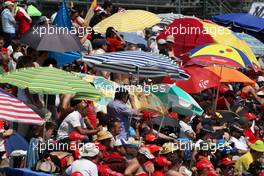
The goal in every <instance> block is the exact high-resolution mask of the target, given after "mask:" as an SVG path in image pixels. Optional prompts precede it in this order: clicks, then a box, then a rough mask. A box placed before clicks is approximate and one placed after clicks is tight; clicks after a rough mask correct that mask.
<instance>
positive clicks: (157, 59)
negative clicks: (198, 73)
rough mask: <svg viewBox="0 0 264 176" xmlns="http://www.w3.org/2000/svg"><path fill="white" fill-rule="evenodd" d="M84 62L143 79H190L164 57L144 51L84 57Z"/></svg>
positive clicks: (98, 67)
mask: <svg viewBox="0 0 264 176" xmlns="http://www.w3.org/2000/svg"><path fill="white" fill-rule="evenodd" d="M82 60H83V61H84V62H89V63H93V64H95V65H96V68H97V69H101V70H106V71H110V72H115V73H122V74H133V75H137V76H142V77H160V76H167V75H171V76H172V77H173V78H174V79H188V78H189V75H188V74H186V73H185V72H184V71H183V70H181V69H180V68H179V67H178V66H176V64H175V62H174V61H172V60H171V59H170V58H168V57H165V56H163V55H159V54H155V53H150V52H143V51H122V52H112V53H106V54H100V55H93V56H90V55H87V56H83V58H82Z"/></svg>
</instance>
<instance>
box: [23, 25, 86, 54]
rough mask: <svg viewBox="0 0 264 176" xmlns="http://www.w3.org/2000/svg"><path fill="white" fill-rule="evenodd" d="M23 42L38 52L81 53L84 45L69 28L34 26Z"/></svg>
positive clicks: (25, 35)
mask: <svg viewBox="0 0 264 176" xmlns="http://www.w3.org/2000/svg"><path fill="white" fill-rule="evenodd" d="M21 42H22V43H24V44H27V45H29V46H30V47H32V48H34V49H36V50H38V51H56V52H67V51H81V50H82V45H81V43H80V40H79V39H78V38H77V36H76V35H73V34H72V33H71V31H69V30H68V29H67V28H63V27H56V26H51V25H49V26H34V27H33V28H32V29H30V30H29V31H28V32H27V33H26V34H24V35H23V36H22V38H21Z"/></svg>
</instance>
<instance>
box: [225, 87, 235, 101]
mask: <svg viewBox="0 0 264 176" xmlns="http://www.w3.org/2000/svg"><path fill="white" fill-rule="evenodd" d="M224 97H225V99H226V100H227V101H228V102H229V103H232V102H233V100H234V99H235V95H234V92H233V91H232V90H228V91H226V92H225V93H224Z"/></svg>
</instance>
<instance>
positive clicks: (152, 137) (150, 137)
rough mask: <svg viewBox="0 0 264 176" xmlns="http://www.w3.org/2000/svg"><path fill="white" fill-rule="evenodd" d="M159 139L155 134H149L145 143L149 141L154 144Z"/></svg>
mask: <svg viewBox="0 0 264 176" xmlns="http://www.w3.org/2000/svg"><path fill="white" fill-rule="evenodd" d="M156 139H157V138H156V136H155V135H154V134H147V135H146V137H145V141H148V142H153V141H155V140H156Z"/></svg>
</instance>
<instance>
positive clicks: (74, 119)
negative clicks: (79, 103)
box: [57, 111, 86, 140]
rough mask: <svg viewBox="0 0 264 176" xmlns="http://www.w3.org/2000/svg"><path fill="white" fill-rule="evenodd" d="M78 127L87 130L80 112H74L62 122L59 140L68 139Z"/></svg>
mask: <svg viewBox="0 0 264 176" xmlns="http://www.w3.org/2000/svg"><path fill="white" fill-rule="evenodd" d="M76 127H83V128H86V125H85V123H84V119H83V118H82V115H81V114H80V113H79V112H78V111H73V112H72V113H70V114H69V115H68V116H67V117H66V118H65V119H64V120H63V121H62V123H61V125H60V127H59V130H58V136H57V140H62V139H64V138H67V137H68V135H69V134H70V133H71V132H72V131H74V128H76Z"/></svg>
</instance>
